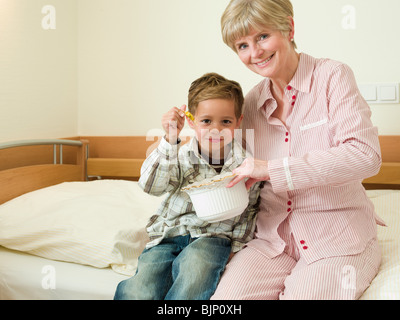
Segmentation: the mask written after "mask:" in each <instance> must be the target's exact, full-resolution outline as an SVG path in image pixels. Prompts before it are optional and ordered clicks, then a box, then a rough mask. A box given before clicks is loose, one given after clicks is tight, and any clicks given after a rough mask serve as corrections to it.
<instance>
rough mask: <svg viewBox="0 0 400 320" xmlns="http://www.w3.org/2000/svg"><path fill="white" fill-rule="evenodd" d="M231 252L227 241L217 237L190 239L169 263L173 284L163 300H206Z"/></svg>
mask: <svg viewBox="0 0 400 320" xmlns="http://www.w3.org/2000/svg"><path fill="white" fill-rule="evenodd" d="M230 252H231V242H230V240H228V239H224V238H218V237H212V238H211V237H200V238H197V239H194V240H193V241H191V242H190V243H189V244H188V245H187V246H186V247H185V248H184V249H183V250H182V252H181V253H180V254H179V255H178V257H177V258H176V259H175V261H174V263H173V266H172V278H173V279H172V281H173V284H172V286H171V289H170V290H169V292H168V294H167V295H166V297H165V300H208V299H210V297H211V295H212V294H213V293H214V291H215V289H216V287H217V285H218V282H219V279H220V277H221V274H222V272H223V270H224V269H225V265H226V263H227V261H228V258H229V254H230Z"/></svg>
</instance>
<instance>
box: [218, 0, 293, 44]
mask: <svg viewBox="0 0 400 320" xmlns="http://www.w3.org/2000/svg"><path fill="white" fill-rule="evenodd" d="M289 17H294V11H293V6H292V3H291V2H290V0H231V2H230V3H229V4H228V6H227V7H226V9H225V12H224V13H223V15H222V18H221V31H222V38H223V40H224V42H225V43H226V44H227V45H228V46H229V47H231V48H232V49H233V50H234V51H236V48H235V47H234V42H235V41H236V40H237V39H239V38H241V37H244V36H246V35H248V34H249V32H250V28H253V29H255V30H259V31H260V29H261V28H262V27H267V28H269V29H272V30H274V31H280V32H282V33H283V34H284V33H287V32H290V31H291V30H292V25H291V20H290V19H289ZM292 43H293V47H294V48H295V49H296V48H297V46H296V43H295V42H294V40H293V42H292Z"/></svg>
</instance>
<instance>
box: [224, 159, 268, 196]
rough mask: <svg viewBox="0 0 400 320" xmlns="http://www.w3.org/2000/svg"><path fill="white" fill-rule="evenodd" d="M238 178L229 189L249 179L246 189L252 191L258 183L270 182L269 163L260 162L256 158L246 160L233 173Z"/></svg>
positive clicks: (230, 184)
mask: <svg viewBox="0 0 400 320" xmlns="http://www.w3.org/2000/svg"><path fill="white" fill-rule="evenodd" d="M232 172H233V173H234V174H236V177H234V178H233V179H232V181H231V182H229V184H228V185H227V186H226V187H227V188H231V187H233V186H234V185H235V184H237V183H238V182H240V181H241V180H243V179H246V178H248V179H247V181H246V188H247V189H250V188H251V187H252V186H253V184H255V183H256V182H258V181H266V180H269V179H270V177H269V171H268V161H264V160H258V159H254V158H246V159H245V160H244V161H243V163H242V165H241V166H240V167H237V168H236V169H234V170H233V171H232Z"/></svg>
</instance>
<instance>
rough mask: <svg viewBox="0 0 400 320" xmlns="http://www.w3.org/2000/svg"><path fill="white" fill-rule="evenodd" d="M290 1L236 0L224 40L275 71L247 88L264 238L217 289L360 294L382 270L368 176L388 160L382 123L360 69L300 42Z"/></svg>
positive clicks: (250, 166) (233, 294) (236, 260)
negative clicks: (300, 49) (360, 83)
mask: <svg viewBox="0 0 400 320" xmlns="http://www.w3.org/2000/svg"><path fill="white" fill-rule="evenodd" d="M293 16H294V15H293V7H292V4H291V3H290V0H232V1H231V2H230V3H229V5H228V7H227V8H226V10H225V12H224V14H223V16H222V20H221V24H222V34H223V39H224V42H225V43H226V44H227V45H228V46H230V47H231V48H232V49H233V50H234V51H235V52H236V53H237V55H238V56H239V58H240V60H241V61H242V62H243V63H244V64H245V65H246V66H247V67H248V68H249V69H250V70H251V71H253V72H255V73H257V74H259V75H261V76H263V77H264V78H265V79H264V80H262V81H261V82H260V83H259V84H258V85H256V86H255V87H254V88H253V89H252V90H251V91H250V92H249V93H248V95H247V96H246V99H245V112H244V120H243V131H247V132H249V129H250V130H254V142H253V141H249V140H248V141H247V144H248V145H252V144H253V145H254V150H252V152H253V154H254V159H253V160H249V161H246V162H245V163H244V164H243V165H242V166H241V167H239V168H238V169H236V171H235V172H236V173H237V177H236V178H235V179H234V180H233V181H232V183H231V185H230V186H232V185H234V184H235V183H237V182H238V181H239V180H241V179H245V178H247V179H248V180H247V182H246V184H247V186H248V187H250V186H251V185H252V184H253V183H254V182H256V181H266V182H265V185H264V188H263V189H262V191H261V204H260V212H259V214H258V219H257V229H256V234H255V238H254V239H253V240H252V241H250V242H249V243H248V244H247V246H246V247H245V248H244V249H243V250H241V251H239V252H238V253H237V254H236V255H235V256H234V257H233V259H232V260H231V261H230V263H229V264H228V265H227V268H226V270H225V273H224V275H223V276H222V279H221V282H220V284H219V286H218V288H217V291H216V293H215V294H214V296H213V299H357V298H359V297H360V296H361V294H362V293H363V292H364V290H365V289H366V288H367V287H368V286H369V284H370V283H371V281H372V280H373V278H374V277H375V275H376V274H377V272H378V269H379V265H380V261H381V254H380V249H379V246H378V242H377V239H376V229H377V227H376V223H377V221H378V218H377V216H376V215H375V212H374V207H373V205H372V203H371V202H370V201H369V199H368V198H367V196H366V193H365V190H364V188H363V186H362V184H361V182H362V180H363V179H364V178H367V177H369V176H373V175H375V174H376V173H377V172H378V171H379V168H380V165H381V156H380V147H379V141H378V133H377V129H376V128H375V127H373V125H372V123H371V120H370V115H371V112H370V109H369V106H368V105H367V103H366V102H365V100H364V99H363V98H362V96H361V94H360V92H359V90H358V88H357V85H356V81H355V78H354V75H353V73H352V71H351V69H350V68H349V67H348V66H347V65H345V64H343V63H340V62H336V61H332V60H329V59H316V58H313V57H311V56H309V55H307V54H304V53H301V54H299V53H297V52H296V44H295V42H294V34H295V28H294V20H293Z"/></svg>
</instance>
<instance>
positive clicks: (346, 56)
mask: <svg viewBox="0 0 400 320" xmlns="http://www.w3.org/2000/svg"><path fill="white" fill-rule="evenodd" d="M228 3H229V0H218V1H215V0H201V1H198V0H169V1H164V0H147V1H137V0H134V1H132V0H118V1H111V0H79V58H80V60H79V78H80V83H79V89H80V90H79V133H80V134H97V135H135V134H136V135H137V134H146V133H147V132H148V131H149V130H151V129H154V128H160V118H161V115H162V113H164V112H165V111H166V110H168V109H169V108H171V107H172V106H179V105H181V104H183V103H186V101H187V90H188V88H189V85H190V83H191V81H192V80H194V79H195V78H196V77H198V76H200V75H202V74H203V73H206V72H209V71H216V72H219V73H221V74H223V75H225V76H226V77H229V78H232V79H235V80H238V81H240V83H241V84H242V86H243V89H244V91H245V92H247V91H248V90H249V89H250V88H251V87H253V85H254V84H256V83H257V82H258V81H259V80H260V78H259V77H258V76H257V75H255V74H253V73H251V72H250V71H249V70H247V69H246V68H245V67H244V66H242V65H241V62H240V61H239V59H238V58H237V57H236V55H235V54H234V53H233V52H232V51H231V50H230V49H229V48H228V47H226V46H225V45H224V44H223V42H222V40H221V36H220V17H221V14H222V12H223V11H224V9H225V7H226V5H227V4H228ZM293 5H294V7H295V22H296V41H297V44H298V47H299V51H300V52H306V53H309V54H311V55H313V56H315V57H330V58H332V59H336V60H340V61H343V62H346V63H347V64H349V65H350V66H351V67H352V68H353V70H354V72H355V75H356V78H357V80H358V81H359V82H360V83H362V82H374V81H376V82H400V63H398V57H399V56H400V42H399V41H397V40H396V39H397V38H398V35H397V33H398V30H399V29H400V28H399V22H398V19H397V13H398V12H400V1H398V0H382V1H376V0H362V1H361V0H330V1H328V0H323V1H321V0H293ZM346 5H351V6H353V7H354V9H355V29H351V30H347V29H343V27H342V20H343V19H344V18H345V17H346V14H344V13H342V9H343V7H344V6H346ZM371 108H372V110H373V121H374V123H375V124H376V125H377V126H379V131H380V134H400V127H399V126H398V125H397V123H398V121H397V119H399V118H400V105H379V106H378V105H372V106H371Z"/></svg>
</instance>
